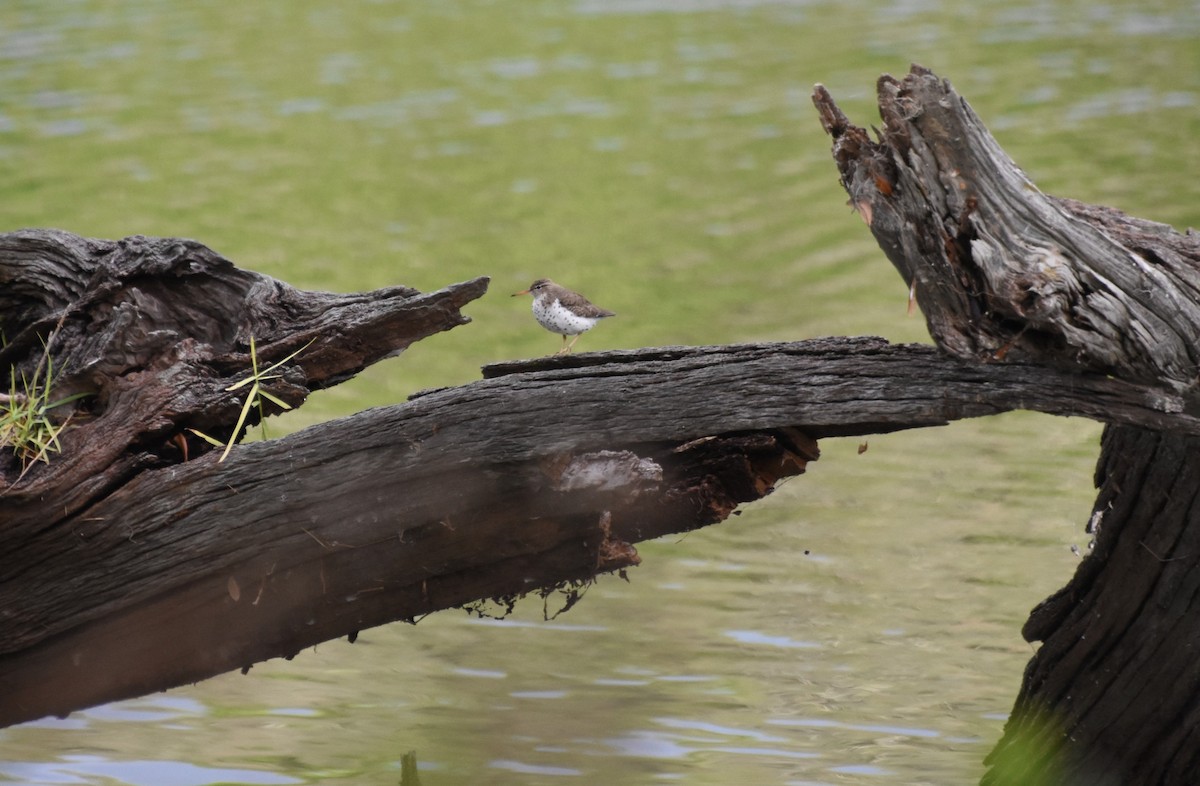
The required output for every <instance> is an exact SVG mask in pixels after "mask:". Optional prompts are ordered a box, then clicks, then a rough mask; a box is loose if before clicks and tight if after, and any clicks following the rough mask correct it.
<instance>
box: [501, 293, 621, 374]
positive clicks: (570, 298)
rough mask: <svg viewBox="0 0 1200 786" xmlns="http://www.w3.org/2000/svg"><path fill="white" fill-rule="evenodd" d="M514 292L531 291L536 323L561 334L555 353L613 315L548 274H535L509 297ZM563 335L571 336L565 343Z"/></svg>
mask: <svg viewBox="0 0 1200 786" xmlns="http://www.w3.org/2000/svg"><path fill="white" fill-rule="evenodd" d="M518 295H533V316H534V318H535V319H536V320H537V321H538V324H539V325H541V326H542V327H544V328H546V330H549V331H550V332H551V333H557V334H558V335H560V336H562V337H563V345H562V348H561V349H559V350H558V352H556V353H555V354H558V355H565V354H567V353H568V352H570V351H571V349H572V348H573V347H574V346H575V342H576V341H578V340H579V336H580V335H582V334H583V333H586V332H587V331H589V330H591V329H592V328H594V327H595V326H596V323H597V322H599V321H600V320H602V319H604V318H605V317H615V316H616V314H614V313H613V312H611V311H609V310H608V309H605V308H600V307H599V306H596V305H593V304H592V302H591V301H589V300H588V299H587V298H585V297H584V296H583V295H581V294H579V293H578V292H572V291H571V290H569V289H567V288H566V287H564V286H559V285H558V284H555V283H554V282H553V281H551V280H550V279H548V278H539V279H538V280H537V281H534V282H533V283H532V284H530V285H529V289H523V290H521V291H520V292H514V293H513V294H512V296H513V297H517V296H518ZM567 336H574V338H573V339H571V343H569V344H568V343H567Z"/></svg>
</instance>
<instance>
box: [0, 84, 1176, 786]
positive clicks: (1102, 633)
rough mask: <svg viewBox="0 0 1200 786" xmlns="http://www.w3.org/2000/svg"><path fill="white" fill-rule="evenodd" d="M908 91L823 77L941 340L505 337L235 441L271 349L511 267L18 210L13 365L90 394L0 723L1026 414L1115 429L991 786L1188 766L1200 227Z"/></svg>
mask: <svg viewBox="0 0 1200 786" xmlns="http://www.w3.org/2000/svg"><path fill="white" fill-rule="evenodd" d="M879 95H880V109H881V113H882V115H883V130H882V132H881V133H880V135H879V136H878V137H877V138H872V137H871V136H870V135H869V134H868V133H867V132H866V131H865V130H864V129H862V128H859V127H856V126H854V125H852V124H851V123H850V122H849V121H848V119H847V118H846V117H845V116H844V115H843V114H842V113H841V112H840V110H838V108H837V107H836V105H835V104H834V102H833V100H832V98H831V97H830V96H829V95H828V93H827V92H826V91H824V89H823V88H820V87H818V88H817V91H816V94H815V96H814V100H815V102H816V105H817V108H818V112H819V114H820V117H821V120H822V123H823V125H824V127H825V128H826V130H827V131H828V132H829V134H830V135H831V137H832V138H833V140H834V150H833V153H834V158H835V161H836V162H837V165H838V168H839V170H840V173H841V178H842V182H843V184H844V185H845V187H846V190H847V192H848V193H849V194H850V197H851V203H852V204H853V205H854V206H855V207H856V208H857V210H858V211H859V213H860V215H861V216H862V217H863V218H864V219H865V220H866V222H867V224H868V225H869V227H870V229H871V231H872V232H873V233H874V234H875V236H876V238H877V239H878V240H879V243H880V245H881V247H882V248H883V249H884V251H885V252H886V254H887V256H888V257H889V258H890V259H891V261H892V262H893V264H894V265H895V266H896V268H897V269H898V270H899V271H900V273H901V275H902V276H903V277H904V280H905V281H906V283H908V284H909V285H910V286H911V287H912V291H913V294H914V297H915V299H916V302H917V303H918V304H919V305H920V307H921V309H922V311H923V312H924V313H925V315H926V319H927V321H928V324H929V328H930V332H931V335H932V336H933V337H934V339H935V341H936V342H937V344H938V349H934V348H931V347H924V346H893V345H889V344H887V343H886V342H883V341H881V340H878V339H827V340H821V341H814V342H804V343H799V344H780V345H742V346H724V347H694V348H682V347H667V348H656V349H646V350H638V351H628V352H609V353H593V354H586V355H579V356H575V357H567V358H551V359H544V360H539V361H527V362H520V363H508V364H498V365H494V366H489V367H487V368H486V369H485V370H484V372H485V373H484V376H485V378H484V379H483V380H480V381H478V382H475V383H472V384H469V385H464V386H462V387H457V388H450V389H444V390H438V391H431V392H428V393H425V394H422V395H419V396H416V397H414V398H413V399H412V400H410V401H409V402H406V403H402V404H397V405H394V406H391V407H384V408H379V409H375V410H370V411H367V412H363V413H360V414H358V415H354V416H351V417H349V418H345V419H342V420H339V421H335V422H332V423H327V424H323V425H321V426H317V427H313V428H310V429H306V430H304V431H301V432H298V433H296V434H293V435H291V436H288V437H285V438H282V439H278V440H271V441H267V442H261V443H254V444H247V445H242V446H237V447H235V448H234V449H233V451H232V452H231V454H230V456H229V458H228V460H227V461H225V462H223V463H222V462H219V461H218V460H217V459H218V452H219V451H216V450H214V449H213V448H212V446H211V445H209V444H208V443H207V442H205V441H204V440H202V439H199V438H197V437H196V436H195V431H201V432H204V433H206V434H210V435H212V436H216V437H219V438H226V437H229V436H231V435H233V436H237V435H236V434H235V432H236V431H238V428H237V425H236V424H237V418H238V414H239V412H240V409H241V406H242V404H243V402H244V396H245V392H244V391H245V389H244V388H241V389H235V390H231V389H230V388H231V387H233V385H234V384H236V383H237V382H238V381H241V380H243V379H245V378H246V376H247V374H248V373H249V369H250V367H251V366H252V365H253V364H254V363H255V362H258V363H260V364H270V363H274V362H276V361H279V360H282V359H284V358H287V357H288V356H289V355H291V354H292V353H294V352H296V350H302V351H301V352H300V353H299V354H298V355H295V356H294V357H293V358H292V359H291V360H289V361H288V362H286V363H284V364H283V365H282V366H281V367H280V368H279V369H277V370H276V371H275V373H274V374H273V377H274V378H273V379H271V380H269V381H265V382H264V384H265V385H266V389H267V390H268V391H269V392H270V393H271V394H272V395H274V396H277V397H278V398H280V399H281V400H283V401H286V402H288V403H290V404H296V403H299V402H300V401H302V400H303V398H304V396H305V395H306V394H307V392H308V391H309V390H312V389H315V388H317V387H322V386H327V385H331V384H335V383H336V382H338V381H341V380H343V379H346V378H348V377H350V376H352V375H353V374H354V373H356V372H357V371H359V370H361V369H362V368H364V367H365V366H367V365H369V364H370V363H372V362H374V361H375V360H378V359H379V358H382V357H384V356H387V355H388V354H390V353H394V352H396V351H400V350H402V349H403V348H404V347H405V346H407V345H408V344H410V343H411V342H412V341H415V340H418V339H419V338H422V337H425V336H428V335H430V334H432V333H435V332H437V331H439V330H443V329H447V328H450V327H454V326H456V325H460V324H463V323H464V322H465V321H467V320H466V318H465V317H464V316H463V315H462V314H461V312H460V309H461V308H462V306H463V305H465V304H466V303H467V302H469V301H470V300H471V299H473V298H475V297H478V296H480V295H481V294H482V293H483V292H484V290H485V289H486V283H487V282H486V279H476V280H475V281H470V282H464V283H462V284H458V285H454V286H450V287H447V288H445V289H443V290H440V291H438V292H434V293H431V294H428V295H423V294H420V293H417V292H415V291H413V290H409V289H406V288H400V287H397V288H392V289H388V290H380V291H378V292H372V293H364V294H360V295H329V294H323V293H311V292H299V291H297V290H294V289H291V288H290V287H287V286H286V285H284V284H282V283H281V282H278V281H274V280H272V279H268V278H265V277H262V276H257V275H255V274H252V273H248V272H245V271H241V270H238V269H237V268H235V267H233V266H232V264H230V263H229V262H228V261H226V260H224V259H222V258H221V257H219V256H218V255H216V254H214V253H213V252H212V251H210V250H208V249H206V248H204V247H203V246H201V245H199V244H196V243H194V242H191V241H182V240H161V239H158V240H156V239H147V238H129V239H127V240H124V241H120V242H110V241H97V240H86V239H83V238H78V237H76V236H73V235H68V234H65V233H59V232H48V231H27V232H22V233H14V234H11V235H7V236H3V237H0V320H2V321H3V324H2V325H0V327H3V330H4V335H5V337H6V340H7V343H6V344H5V345H4V347H3V349H0V359H2V360H3V361H4V363H3V364H0V367H4V368H12V369H13V370H14V372H15V373H16V374H17V378H18V379H19V378H20V376H21V375H22V374H24V375H26V378H29V377H31V376H32V375H33V372H34V370H35V369H37V368H38V364H39V363H42V362H43V361H42V357H43V356H48V357H49V358H51V359H52V361H53V362H52V368H53V371H54V380H55V383H54V392H53V396H52V398H54V399H59V398H62V397H65V396H68V395H72V394H83V397H82V398H79V399H75V400H73V401H72V402H71V403H69V404H67V405H65V406H63V407H60V408H58V409H57V410H55V411H54V412H53V413H52V414H53V415H54V417H55V418H56V420H57V421H59V422H60V423H61V422H64V421H65V422H66V424H67V426H66V428H65V429H64V430H63V432H62V437H61V441H62V448H63V450H62V452H61V454H58V455H56V456H54V457H53V458H52V460H51V462H50V463H49V464H42V463H34V464H32V465H30V466H29V467H28V468H24V467H22V465H21V462H20V461H19V460H18V459H16V458H15V457H9V458H0V519H2V521H3V526H0V724H10V723H15V722H19V721H21V720H25V719H29V718H36V717H40V716H42V715H46V714H51V713H66V712H70V711H71V710H73V709H77V708H80V707H84V706H88V705H91V704H94V703H98V702H102V701H106V700H110V699H115V698H120V697H126V696H132V695H137V694H141V693H146V692H150V691H154V690H158V689H162V688H166V687H169V686H172V685H178V684H182V683H186V682H191V681H194V680H198V679H202V678H204V677H206V676H210V675H213V674H217V673H221V672H223V671H227V670H230V669H235V668H246V667H249V666H250V665H252V664H253V663H255V662H257V661H260V660H263V659H265V658H270V657H277V656H290V655H292V654H294V653H295V652H297V651H298V650H300V649H302V648H304V647H306V646H309V645H311V644H314V643H317V642H319V641H323V640H327V639H330V638H334V637H338V636H344V635H350V636H352V635H353V634H354V633H355V632H356V631H358V630H359V629H361V628H365V627H369V626H372V625H379V624H383V623H385V622H389V621H392V620H398V619H412V618H415V617H416V616H419V615H421V614H425V613H428V612H429V611H432V610H436V609H441V608H447V607H451V606H456V605H462V604H466V603H469V602H471V601H474V600H477V599H481V598H488V597H502V598H503V597H513V596H517V595H520V594H524V593H528V592H534V591H545V590H546V589H547V588H554V587H556V586H558V587H562V586H564V584H563V583H564V582H582V581H587V580H590V579H591V578H592V577H594V576H595V575H596V574H597V573H600V572H604V571H612V570H620V569H621V568H623V567H626V566H629V565H632V564H636V563H637V561H638V556H637V553H636V550H635V549H634V547H633V545H632V544H633V543H635V542H637V541H639V540H642V539H645V538H651V537H655V536H657V535H660V534H664V533H667V532H678V531H685V530H689V529H693V528H695V527H699V526H704V525H707V524H712V523H715V522H717V521H720V520H722V519H724V518H725V517H726V516H728V515H729V514H730V513H731V512H732V511H733V509H734V508H735V507H736V506H737V505H738V504H740V503H743V502H748V501H751V500H754V499H758V498H760V497H761V496H763V495H764V494H767V493H769V492H770V490H771V489H772V487H773V485H774V483H775V482H776V481H777V480H778V479H779V478H782V477H785V476H788V475H794V474H797V473H800V472H802V471H803V470H804V467H805V464H806V463H807V462H808V461H811V460H814V459H816V458H817V456H818V450H817V440H819V439H821V438H822V437H825V436H833V435H839V436H840V435H857V434H871V433H880V432H886V431H894V430H897V429H903V428H915V427H926V426H933V425H939V424H942V423H946V422H948V421H950V420H954V419H957V418H964V417H976V416H982V415H988V414H992V413H996V412H1001V411H1005V410H1009V409H1015V408H1027V409H1035V410H1040V411H1044V412H1051V413H1056V414H1064V415H1083V416H1087V417H1092V418H1095V419H1098V420H1101V421H1104V422H1106V423H1109V424H1110V425H1109V427H1108V429H1107V431H1106V436H1105V440H1104V444H1103V448H1102V454H1101V457H1100V465H1099V469H1098V473H1097V477H1098V481H1099V483H1100V484H1101V492H1100V497H1099V499H1098V501H1097V504H1096V509H1095V513H1094V514H1093V516H1092V519H1091V521H1090V522H1089V526H1091V527H1093V528H1095V529H1097V538H1096V547H1095V549H1094V551H1093V552H1092V553H1091V554H1090V555H1089V556H1088V557H1087V558H1086V559H1085V560H1084V561H1083V563H1082V564H1081V566H1080V568H1079V571H1078V572H1077V574H1076V576H1075V578H1074V579H1073V580H1072V581H1071V583H1070V584H1069V585H1068V586H1067V587H1066V588H1065V589H1064V590H1063V591H1062V592H1060V593H1058V594H1057V595H1055V596H1054V597H1053V598H1051V599H1049V600H1048V601H1046V603H1044V604H1043V605H1042V606H1041V607H1039V608H1038V609H1037V610H1035V612H1034V614H1033V615H1032V616H1031V619H1030V622H1029V623H1028V624H1027V625H1026V628H1025V633H1026V636H1027V637H1028V638H1029V639H1030V640H1041V641H1043V642H1045V643H1044V645H1043V646H1042V648H1041V649H1040V650H1039V651H1038V653H1037V655H1036V656H1035V658H1034V659H1033V662H1032V663H1031V664H1030V667H1029V669H1028V672H1027V674H1026V679H1025V683H1024V685H1023V688H1022V692H1021V695H1020V697H1019V698H1018V700H1017V704H1016V708H1015V709H1014V712H1013V715H1012V718H1011V719H1010V721H1009V723H1008V725H1007V727H1006V732H1005V737H1004V739H1003V740H1002V741H1001V743H1000V744H999V745H998V746H997V749H996V751H994V752H993V755H992V759H991V761H992V768H991V769H990V770H989V773H988V775H987V776H986V778H985V782H989V783H1002V782H1004V783H1007V782H1022V783H1026V782H1028V783H1032V782H1057V783H1103V782H1108V781H1107V780H1105V779H1111V780H1112V782H1114V783H1117V782H1119V783H1185V782H1190V781H1191V780H1192V777H1191V776H1194V774H1195V772H1194V770H1195V767H1196V766H1197V765H1196V764H1195V763H1194V761H1193V758H1194V756H1195V754H1194V751H1195V750H1197V747H1196V745H1194V744H1193V743H1195V742H1196V740H1195V739H1194V737H1195V735H1196V734H1197V732H1196V729H1197V728H1200V723H1197V722H1196V717H1195V716H1196V713H1197V712H1198V711H1200V693H1198V692H1197V690H1196V686H1197V684H1198V683H1200V679H1198V677H1200V675H1198V673H1197V671H1198V669H1200V666H1197V665H1195V664H1196V663H1197V662H1198V661H1197V659H1196V658H1194V657H1190V655H1191V653H1192V652H1193V649H1194V647H1193V642H1195V641H1196V640H1197V634H1198V633H1200V622H1198V620H1200V614H1197V613H1196V612H1197V610H1196V609H1193V608H1192V603H1193V601H1192V598H1193V597H1194V596H1195V594H1196V593H1195V592H1194V589H1193V584H1194V583H1197V582H1198V581H1200V574H1197V572H1196V569H1197V561H1198V560H1200V548H1197V545H1196V544H1195V543H1193V540H1194V537H1195V536H1194V535H1190V534H1189V529H1194V528H1189V527H1188V526H1187V525H1188V524H1189V523H1191V522H1192V519H1193V518H1194V515H1195V514H1193V513H1192V507H1193V500H1194V497H1195V489H1196V488H1198V487H1200V484H1198V483H1197V480H1198V478H1197V474H1196V473H1197V472H1200V459H1197V456H1198V455H1200V454H1198V453H1197V450H1196V447H1197V445H1198V444H1200V443H1198V442H1197V439H1198V437H1200V418H1198V417H1197V415H1198V414H1200V409H1198V407H1197V405H1196V400H1195V393H1196V391H1195V382H1196V372H1197V365H1198V354H1200V350H1198V348H1197V345H1196V341H1195V336H1196V335H1197V333H1196V327H1197V324H1198V323H1200V303H1198V302H1197V296H1196V293H1197V291H1200V287H1197V283H1198V281H1197V262H1198V260H1200V246H1198V243H1197V240H1196V238H1195V236H1193V235H1191V234H1186V235H1184V234H1179V233H1176V232H1174V231H1173V230H1171V229H1170V228H1169V227H1165V226H1162V225H1159V224H1152V223H1149V222H1145V221H1140V220H1137V219H1133V218H1129V217H1127V216H1124V215H1122V214H1119V213H1117V212H1116V211H1112V210H1110V209H1107V208H1099V207H1094V206H1088V205H1083V204H1080V203H1077V202H1072V201H1070V200H1062V199H1056V198H1053V197H1049V196H1046V195H1044V194H1041V193H1040V192H1038V191H1037V189H1036V188H1034V187H1033V185H1032V184H1031V183H1029V182H1028V180H1027V179H1026V178H1025V177H1024V175H1023V174H1022V173H1021V172H1020V170H1019V169H1017V167H1016V166H1015V165H1014V164H1013V162H1012V161H1010V160H1009V159H1008V158H1007V156H1005V155H1004V154H1003V151H1001V150H1000V148H999V146H998V145H997V144H996V143H995V141H994V140H993V139H992V137H991V136H990V135H989V134H988V133H987V131H986V129H985V127H984V126H983V125H982V123H981V122H980V121H979V119H978V118H977V117H976V116H975V115H974V113H973V112H972V111H971V110H970V107H969V106H967V104H966V102H965V101H963V100H962V99H961V98H960V97H959V96H958V95H957V94H956V93H955V92H954V91H953V89H952V88H951V87H950V85H949V84H948V83H946V82H943V81H942V80H940V79H937V78H936V77H934V76H933V75H932V74H930V73H929V72H927V71H925V70H923V69H920V68H916V67H914V69H913V71H912V73H911V74H909V75H908V76H907V77H906V78H904V79H903V80H895V79H892V78H890V77H885V78H883V79H881V80H880V83H879ZM252 337H253V338H254V339H255V351H254V353H252V352H251V346H250V339H251V338H252ZM252 354H253V357H252ZM267 411H268V412H269V411H270V408H269V407H268V410H267ZM255 416H256V415H255ZM251 422H253V417H252V420H251ZM193 430H194V431H193ZM567 589H568V591H569V585H568V586H567ZM1010 777H1011V778H1015V780H1005V779H1006V778H1010ZM1038 779H1041V780H1040V781H1039V780H1038ZM1046 779H1052V780H1046Z"/></svg>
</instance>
